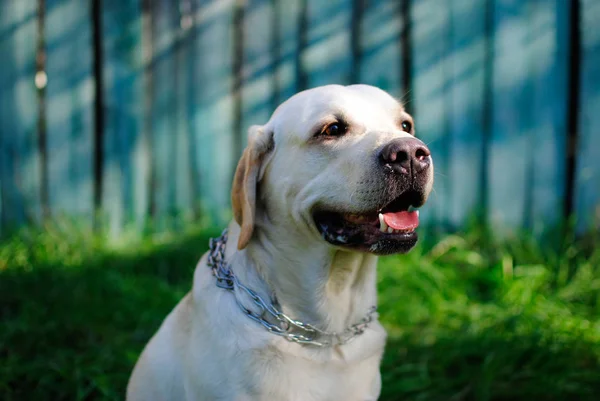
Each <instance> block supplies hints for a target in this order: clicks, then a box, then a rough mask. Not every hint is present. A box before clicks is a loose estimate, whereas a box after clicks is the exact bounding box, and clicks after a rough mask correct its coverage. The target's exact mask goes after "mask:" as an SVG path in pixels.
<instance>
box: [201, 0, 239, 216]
mask: <svg viewBox="0 0 600 401" xmlns="http://www.w3.org/2000/svg"><path fill="white" fill-rule="evenodd" d="M233 15H234V4H233V1H231V0H225V1H221V0H213V1H210V2H203V5H202V7H201V9H200V19H199V21H198V24H199V26H198V35H197V37H196V54H197V57H198V69H197V72H196V74H197V75H196V79H197V85H198V88H199V89H198V91H197V94H196V95H197V102H198V108H197V109H196V110H195V116H194V137H195V139H194V140H195V149H196V154H195V155H194V160H195V163H197V164H196V165H195V166H194V167H195V170H194V171H195V179H196V180H197V182H198V184H197V185H198V189H199V191H198V193H199V198H198V199H200V207H201V210H202V211H203V215H204V216H207V217H208V218H209V219H210V220H211V221H213V222H217V223H219V222H221V223H222V222H224V220H225V219H226V218H227V217H228V216H230V214H229V211H228V208H229V188H230V186H231V180H232V178H233V166H234V163H235V161H234V158H235V157H237V155H235V156H234V150H233V149H234V148H235V147H234V143H235V141H234V134H233V128H234V121H233V105H234V102H233V96H232V88H233V76H232V71H233V49H234V47H233V46H234V43H233V24H232V23H233ZM236 160H237V159H236Z"/></svg>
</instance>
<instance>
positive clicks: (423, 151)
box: [415, 148, 430, 161]
mask: <svg viewBox="0 0 600 401" xmlns="http://www.w3.org/2000/svg"><path fill="white" fill-rule="evenodd" d="M429 155H430V153H429V150H428V149H427V148H418V149H417V151H416V152H415V157H416V158H417V160H419V161H423V160H425V159H426V158H427V157H429Z"/></svg>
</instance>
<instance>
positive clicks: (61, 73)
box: [44, 0, 94, 224]
mask: <svg viewBox="0 0 600 401" xmlns="http://www.w3.org/2000/svg"><path fill="white" fill-rule="evenodd" d="M90 3H91V2H81V1H79V0H48V1H47V3H46V4H47V8H46V23H45V27H46V29H45V32H44V34H45V40H46V47H45V50H46V52H45V54H46V72H47V74H48V86H47V88H46V99H47V107H46V115H45V117H46V123H47V124H46V126H47V129H46V135H47V143H48V198H49V206H50V209H51V211H52V214H54V215H56V214H65V215H69V216H78V217H81V221H82V222H85V223H86V224H89V222H91V220H92V213H93V182H94V179H93V168H92V166H93V164H92V163H93V155H94V148H93V133H94V128H93V127H94V125H93V118H94V112H93V104H94V103H93V102H94V80H93V68H92V60H93V53H92V46H91V43H92V29H91V24H90V22H91V7H90Z"/></svg>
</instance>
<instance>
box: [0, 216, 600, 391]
mask: <svg viewBox="0 0 600 401" xmlns="http://www.w3.org/2000/svg"><path fill="white" fill-rule="evenodd" d="M209 234H215V232H212V233H206V232H204V231H202V230H194V229H190V230H188V231H186V232H185V233H181V234H179V235H177V236H171V237H169V236H167V237H163V238H162V239H158V238H154V239H150V238H149V239H146V240H143V241H140V242H138V243H133V242H132V241H127V242H126V243H124V244H112V245H109V244H107V243H105V242H104V241H102V240H101V239H99V238H97V237H90V236H89V235H86V234H84V233H82V232H78V231H77V230H75V229H73V228H72V227H71V228H67V229H62V230H60V229H58V228H57V226H53V227H52V228H48V230H47V231H46V232H44V233H33V232H30V231H29V232H28V231H25V232H22V233H20V234H18V235H15V236H14V237H12V238H10V239H8V240H6V241H4V242H3V243H2V244H1V245H0V399H1V400H3V401H11V400H19V401H21V400H120V399H123V394H124V389H125V385H126V382H127V379H128V376H129V373H130V371H131V368H132V366H133V364H134V363H135V360H136V358H137V356H138V354H139V352H140V351H141V348H142V347H143V346H144V344H145V343H146V341H147V340H148V338H149V337H150V336H151V335H152V334H153V333H154V331H155V330H156V329H157V327H158V326H159V324H160V323H161V321H162V319H163V318H164V317H165V316H166V314H167V313H168V312H169V311H170V310H171V309H172V307H173V306H174V305H175V304H176V303H177V301H178V300H179V299H180V298H181V297H182V296H183V295H184V294H185V292H187V291H188V289H189V288H190V285H191V281H192V272H193V269H194V267H195V264H196V262H197V261H198V259H199V257H200V255H201V254H202V253H203V252H204V251H205V250H206V248H207V238H208V236H209ZM565 243H568V246H564V247H562V248H561V249H560V251H552V249H550V247H541V246H540V245H539V243H536V242H535V241H531V240H523V239H519V240H515V239H512V240H508V241H505V242H503V243H501V244H499V243H494V242H493V241H491V240H489V239H488V237H487V236H485V235H481V233H478V232H477V231H472V232H469V233H468V234H465V235H453V236H446V237H444V238H442V239H441V240H439V242H437V243H436V244H435V245H431V246H427V245H420V246H418V247H417V248H416V249H415V250H413V251H412V252H411V253H410V254H408V255H405V256H395V257H388V258H385V259H383V260H382V261H381V263H380V269H379V287H380V291H379V293H380V316H381V320H382V321H383V322H384V324H385V325H386V327H387V328H388V331H389V333H390V337H389V341H388V345H387V348H386V354H385V357H384V361H383V365H382V374H383V392H382V397H381V399H382V400H571V399H573V400H597V399H600V295H599V294H600V291H599V290H600V249H596V248H595V245H598V244H600V241H598V238H592V239H591V240H589V241H586V242H584V241H579V242H575V241H571V240H569V241H565Z"/></svg>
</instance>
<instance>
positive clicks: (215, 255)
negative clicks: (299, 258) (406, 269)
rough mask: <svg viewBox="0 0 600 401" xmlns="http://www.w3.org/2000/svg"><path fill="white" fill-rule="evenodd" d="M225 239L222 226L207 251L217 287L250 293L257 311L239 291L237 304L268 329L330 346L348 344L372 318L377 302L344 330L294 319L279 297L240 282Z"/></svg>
mask: <svg viewBox="0 0 600 401" xmlns="http://www.w3.org/2000/svg"><path fill="white" fill-rule="evenodd" d="M226 243H227V229H225V230H223V233H222V234H221V236H220V237H219V238H216V239H215V238H211V239H210V252H209V254H208V261H207V264H208V267H210V268H211V269H212V272H213V275H214V276H215V277H216V279H217V287H220V288H223V289H225V290H229V291H231V292H233V293H234V295H236V294H235V293H236V292H238V294H237V295H239V292H240V291H243V293H245V294H247V295H248V296H249V297H250V299H251V300H252V302H253V303H254V305H256V306H257V307H258V309H259V311H260V312H258V313H256V312H254V311H252V310H250V309H248V308H247V307H246V306H244V305H243V304H242V303H241V301H240V298H239V296H237V295H236V296H235V299H236V302H237V304H238V306H239V307H240V309H241V310H242V312H244V314H246V316H248V317H249V318H250V319H252V320H254V321H255V322H257V323H259V324H261V325H262V326H263V327H264V328H265V329H267V331H269V332H271V333H273V334H276V335H278V336H281V337H283V338H285V339H286V340H288V341H291V342H295V343H300V344H309V345H313V346H317V347H330V346H334V345H342V344H346V343H348V342H349V341H350V340H352V339H354V338H355V337H356V336H359V335H361V334H362V333H364V331H365V330H366V329H367V327H368V326H369V323H370V322H371V321H372V320H373V317H374V315H375V313H376V311H377V307H375V306H372V307H370V308H369V310H368V312H367V314H366V315H365V317H364V318H363V319H362V320H361V321H360V322H358V323H356V324H353V325H352V326H349V327H347V328H346V329H345V330H344V331H343V332H341V333H335V332H326V331H323V330H321V329H319V328H317V327H315V326H313V325H311V324H309V323H303V322H301V321H298V320H294V319H291V318H290V317H288V316H287V315H285V314H284V313H283V312H281V311H280V310H279V309H277V308H276V307H275V304H277V301H273V302H271V303H268V302H265V301H264V300H263V299H262V298H261V296H260V295H258V294H257V293H256V292H255V291H253V290H251V289H250V288H248V287H246V286H245V285H244V284H242V283H240V281H239V280H238V278H237V276H236V275H234V274H233V272H232V271H231V269H230V268H229V266H228V265H227V262H226V261H225V244H226ZM268 316H271V317H272V319H271V320H273V321H275V322H276V324H273V323H271V322H269V321H268V320H267V317H268Z"/></svg>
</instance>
